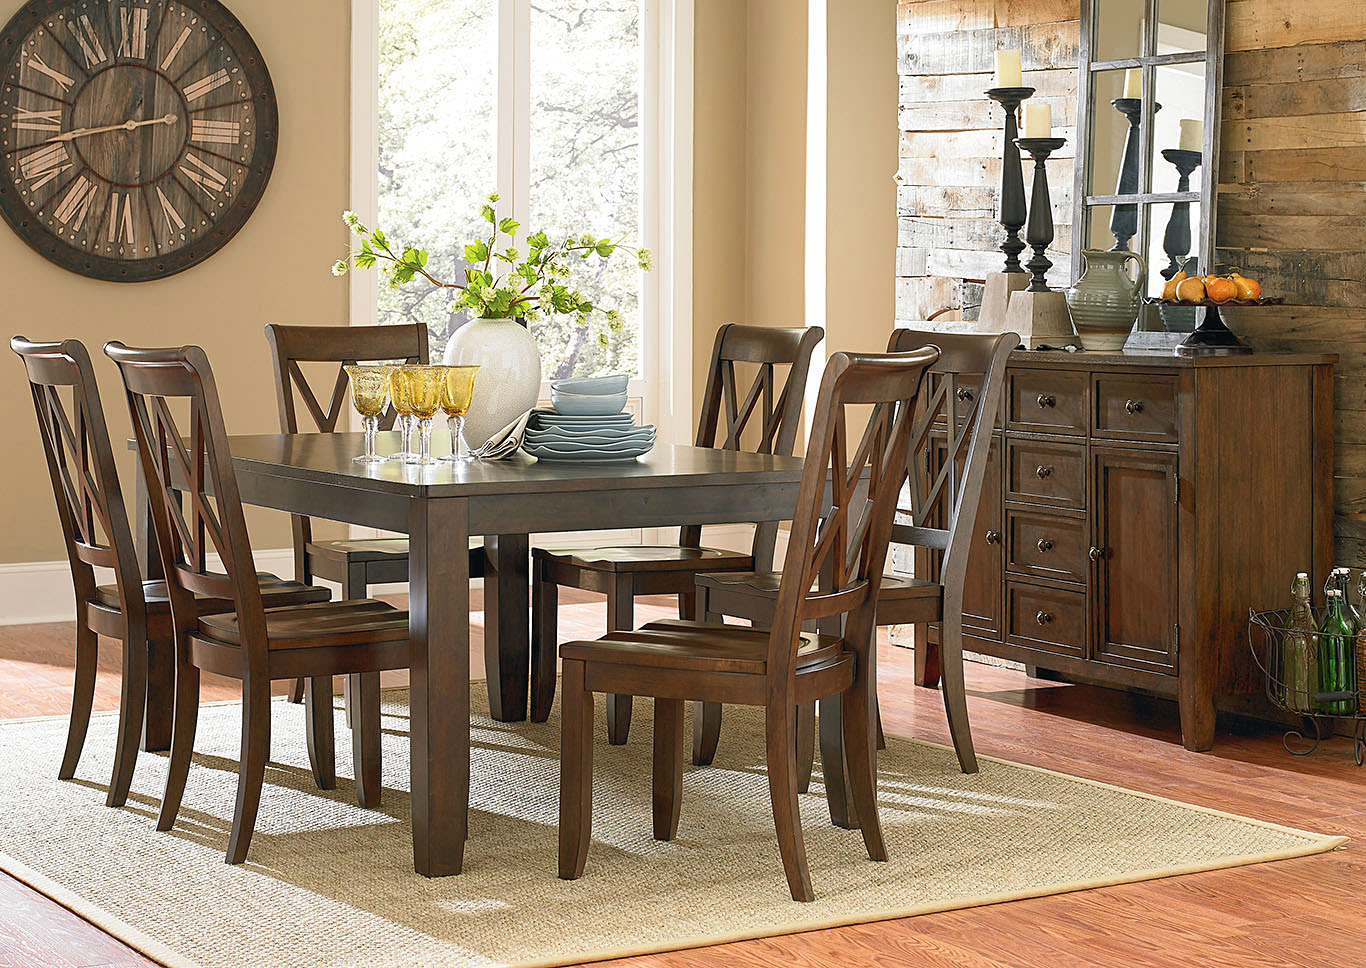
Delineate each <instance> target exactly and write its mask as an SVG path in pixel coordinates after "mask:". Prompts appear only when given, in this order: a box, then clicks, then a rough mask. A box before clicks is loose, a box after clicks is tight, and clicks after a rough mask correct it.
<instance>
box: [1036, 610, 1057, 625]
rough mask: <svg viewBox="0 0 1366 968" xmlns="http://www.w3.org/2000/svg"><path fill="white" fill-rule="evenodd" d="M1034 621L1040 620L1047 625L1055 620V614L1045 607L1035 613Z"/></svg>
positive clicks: (1040, 622) (1041, 623)
mask: <svg viewBox="0 0 1366 968" xmlns="http://www.w3.org/2000/svg"><path fill="white" fill-rule="evenodd" d="M1034 621H1036V622H1038V623H1039V624H1040V625H1047V624H1048V623H1049V622H1051V621H1053V616H1052V615H1051V614H1049V613H1048V612H1045V611H1044V610H1043V609H1039V610H1038V611H1037V612H1036V613H1034Z"/></svg>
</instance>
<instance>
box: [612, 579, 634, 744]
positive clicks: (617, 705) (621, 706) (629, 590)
mask: <svg viewBox="0 0 1366 968" xmlns="http://www.w3.org/2000/svg"><path fill="white" fill-rule="evenodd" d="M635 594H636V592H635V587H634V582H632V581H631V578H630V576H629V575H624V576H618V577H617V578H615V579H614V580H613V581H612V590H611V591H610V592H608V593H607V631H608V632H617V631H630V630H631V629H633V628H635V627H636V620H635V604H636V600H635ZM630 731H631V697H630V696H619V695H613V694H611V693H609V694H608V696H607V742H609V743H611V744H612V745H613V746H623V745H625V743H626V737H627V735H628V734H629V733H630Z"/></svg>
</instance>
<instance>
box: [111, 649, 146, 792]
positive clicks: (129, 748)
mask: <svg viewBox="0 0 1366 968" xmlns="http://www.w3.org/2000/svg"><path fill="white" fill-rule="evenodd" d="M146 708H147V632H146V630H145V628H137V629H134V628H130V629H127V630H126V631H125V633H124V640H123V685H122V694H121V695H120V697H119V738H118V741H117V742H116V743H115V745H114V773H113V776H112V777H111V778H110V781H109V795H108V796H107V797H105V801H104V802H105V803H106V804H107V805H108V806H111V807H121V806H123V805H124V804H125V803H127V802H128V789H129V787H131V786H132V785H133V769H134V768H135V767H136V766H137V762H138V747H139V746H140V745H141V740H142V715H143V712H144V711H145V710H146Z"/></svg>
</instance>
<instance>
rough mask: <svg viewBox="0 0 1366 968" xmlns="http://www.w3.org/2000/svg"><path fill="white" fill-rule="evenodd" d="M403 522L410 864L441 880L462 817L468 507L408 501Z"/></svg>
mask: <svg viewBox="0 0 1366 968" xmlns="http://www.w3.org/2000/svg"><path fill="white" fill-rule="evenodd" d="M408 521H409V526H408V596H409V604H408V611H409V624H410V628H411V635H412V673H411V677H410V681H411V684H412V685H411V704H412V706H411V709H410V715H411V722H410V728H411V730H412V735H411V741H412V817H413V866H414V868H415V869H416V870H417V872H418V873H419V874H423V875H425V876H427V877H440V876H443V875H446V874H459V873H460V868H461V865H462V864H463V863H464V856H465V836H466V831H467V827H468V822H469V800H470V623H469V615H470V607H469V598H470V584H469V582H470V579H469V570H470V566H469V555H467V554H465V552H464V549H465V548H466V547H467V546H468V545H469V511H468V507H467V505H466V503H465V502H464V501H463V500H458V499H453V498H447V499H444V500H414V501H413V502H412V503H411V505H410V509H409V514H408ZM452 549H460V553H459V554H456V553H454V552H453V551H452Z"/></svg>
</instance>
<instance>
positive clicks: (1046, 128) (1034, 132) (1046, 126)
mask: <svg viewBox="0 0 1366 968" xmlns="http://www.w3.org/2000/svg"><path fill="white" fill-rule="evenodd" d="M1021 137H1024V138H1051V137H1053V109H1052V108H1051V107H1049V106H1048V105H1047V104H1028V103H1027V104H1025V106H1024V133H1023V134H1022V135H1021Z"/></svg>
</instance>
